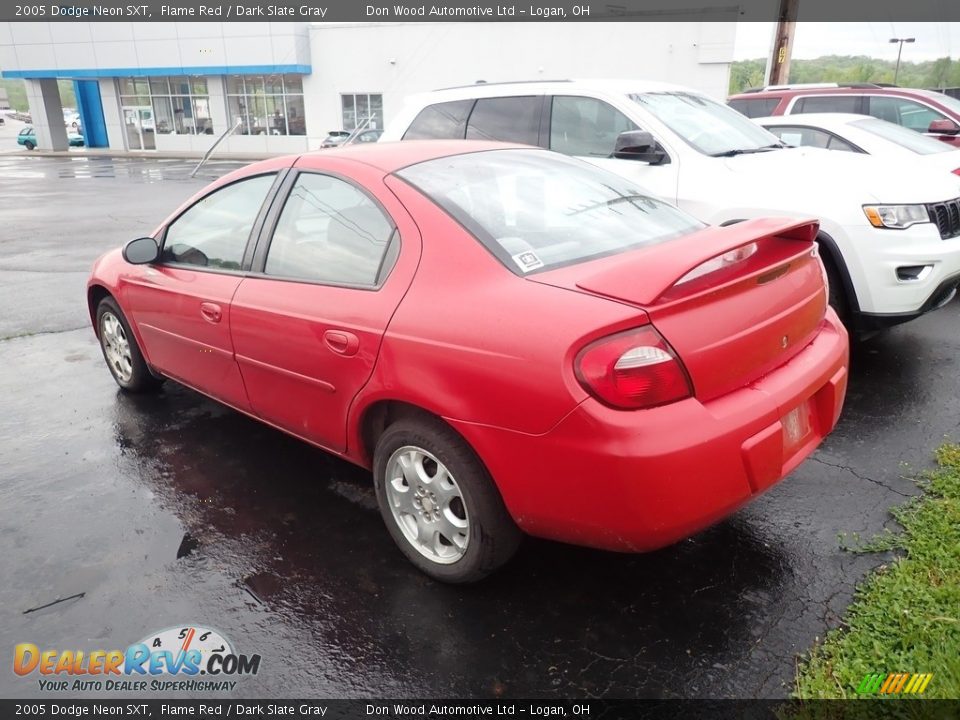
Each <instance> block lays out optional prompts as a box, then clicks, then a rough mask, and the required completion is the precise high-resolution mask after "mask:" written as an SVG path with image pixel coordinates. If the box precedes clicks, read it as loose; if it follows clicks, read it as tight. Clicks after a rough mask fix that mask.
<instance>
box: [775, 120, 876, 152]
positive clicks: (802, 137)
mask: <svg viewBox="0 0 960 720" xmlns="http://www.w3.org/2000/svg"><path fill="white" fill-rule="evenodd" d="M767 129H768V130H769V131H770V132H772V133H773V134H774V135H776V136H777V137H778V138H780V141H781V142H782V143H783V144H784V145H790V146H791V147H801V146H803V147H817V148H824V149H826V150H843V151H845V152H859V151H858V150H857V149H856V148H855V147H853V146H852V145H851V144H850V143H848V142H847V141H846V140H841V139H840V138H838V137H837V136H836V135H834V134H833V133H829V132H826V131H825V130H817V129H816V128H811V127H793V126H790V125H776V126H774V127H770V128H767Z"/></svg>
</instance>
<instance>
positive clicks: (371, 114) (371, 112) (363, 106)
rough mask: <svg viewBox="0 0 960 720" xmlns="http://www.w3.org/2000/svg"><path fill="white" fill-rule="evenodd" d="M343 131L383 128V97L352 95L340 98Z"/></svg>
mask: <svg viewBox="0 0 960 720" xmlns="http://www.w3.org/2000/svg"><path fill="white" fill-rule="evenodd" d="M340 103H341V107H342V108H343V129H344V130H355V129H356V128H358V127H359V128H369V129H371V130H378V129H381V128H383V95H369V94H365V93H364V94H352V95H341V96H340Z"/></svg>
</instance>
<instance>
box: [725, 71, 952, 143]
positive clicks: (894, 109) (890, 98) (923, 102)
mask: <svg viewBox="0 0 960 720" xmlns="http://www.w3.org/2000/svg"><path fill="white" fill-rule="evenodd" d="M727 104H728V105H730V107H732V108H733V109H734V110H737V111H738V112H741V113H743V114H744V115H746V116H747V117H750V118H757V117H766V116H769V115H802V114H806V113H825V112H831V113H833V112H839V113H854V114H857V115H871V116H873V117H875V118H879V119H880V120H886V121H887V122H892V123H894V124H895V125H902V126H903V127H906V128H909V129H911V130H914V131H916V132H919V133H924V134H926V135H929V136H930V137H933V138H935V139H937V140H940V141H942V142H945V143H948V144H950V145H954V146H958V147H960V100H957V99H956V98H952V97H950V96H949V95H944V94H943V93H938V92H933V91H932V90H918V89H914V88H900V87H893V86H885V85H874V84H871V83H854V84H849V85H838V84H836V83H819V84H815V85H772V86H769V87H766V88H761V89H758V90H748V91H746V92H743V93H740V94H738V95H732V96H730V97H729V98H728V99H727Z"/></svg>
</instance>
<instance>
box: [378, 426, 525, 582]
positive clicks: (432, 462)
mask: <svg viewBox="0 0 960 720" xmlns="http://www.w3.org/2000/svg"><path fill="white" fill-rule="evenodd" d="M373 477H374V484H375V487H376V492H377V503H378V504H379V506H380V514H381V515H382V516H383V521H384V523H386V525H387V529H388V530H389V531H390V535H391V536H392V537H393V539H394V542H396V543H397V545H398V546H399V548H400V550H401V551H402V552H403V554H404V555H406V556H407V559H408V560H410V562H412V563H413V564H414V565H416V566H417V567H418V568H419V569H420V570H422V571H423V572H424V573H426V574H427V575H429V576H430V577H432V578H434V579H436V580H440V581H442V582H448V583H469V582H476V581H477V580H480V579H482V578H484V577H486V576H487V575H489V574H490V573H491V572H493V571H494V570H496V569H497V568H499V567H500V566H501V565H503V564H504V563H506V562H507V561H508V560H509V559H510V558H511V557H512V556H513V554H514V553H515V552H516V550H517V547H518V546H519V544H520V540H521V538H522V534H521V533H520V530H519V529H518V528H517V526H516V525H515V524H514V522H513V519H512V518H511V517H510V515H509V513H507V509H506V507H505V506H504V504H503V499H502V498H501V497H500V493H499V492H498V491H497V489H496V487H495V486H494V484H493V481H492V480H491V478H490V475H489V473H488V472H487V470H486V468H485V467H484V466H483V463H481V462H480V459H479V458H478V457H477V455H476V453H474V452H473V450H472V449H471V448H470V446H469V445H467V443H466V442H465V441H464V440H463V438H461V437H460V436H459V435H458V434H457V433H456V432H454V431H453V429H452V428H450V427H449V426H447V425H445V424H444V423H442V422H441V421H439V420H433V419H430V418H419V417H418V418H409V419H403V420H399V421H397V422H395V423H394V424H392V425H390V426H389V427H388V428H387V429H386V430H385V431H384V433H383V434H382V435H381V436H380V439H379V440H378V441H377V447H376V451H375V453H374V459H373Z"/></svg>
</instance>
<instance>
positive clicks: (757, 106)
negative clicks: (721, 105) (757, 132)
mask: <svg viewBox="0 0 960 720" xmlns="http://www.w3.org/2000/svg"><path fill="white" fill-rule="evenodd" d="M779 104H780V98H778V97H771V98H766V97H763V98H737V99H736V100H730V101H728V102H727V105H729V106H730V107H732V108H733V109H734V110H736V111H737V112H738V113H742V114H743V115H746V116H747V117H748V118H758V117H767V116H768V115H773V111H774V110H775V109H776V108H777V105H779Z"/></svg>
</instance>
